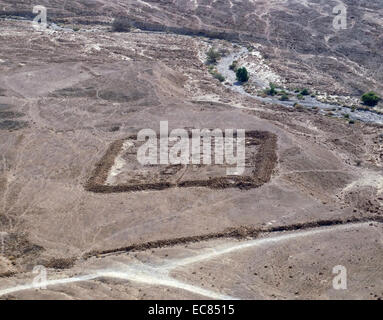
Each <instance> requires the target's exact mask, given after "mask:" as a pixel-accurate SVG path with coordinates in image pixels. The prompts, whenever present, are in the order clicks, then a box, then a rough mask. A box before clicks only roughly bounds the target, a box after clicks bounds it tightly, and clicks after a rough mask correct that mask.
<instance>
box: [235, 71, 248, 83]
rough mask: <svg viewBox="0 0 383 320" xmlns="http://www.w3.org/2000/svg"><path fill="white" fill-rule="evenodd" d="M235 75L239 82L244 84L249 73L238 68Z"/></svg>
mask: <svg viewBox="0 0 383 320" xmlns="http://www.w3.org/2000/svg"><path fill="white" fill-rule="evenodd" d="M235 74H236V76H237V80H238V81H239V82H246V81H248V80H249V73H248V72H247V69H246V68H245V67H242V68H239V69H238V70H237V72H236V73H235Z"/></svg>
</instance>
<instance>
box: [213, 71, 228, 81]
mask: <svg viewBox="0 0 383 320" xmlns="http://www.w3.org/2000/svg"><path fill="white" fill-rule="evenodd" d="M213 77H214V78H216V79H218V80H219V81H221V82H224V81H225V77H224V76H223V75H222V74H220V73H219V72H214V73H213Z"/></svg>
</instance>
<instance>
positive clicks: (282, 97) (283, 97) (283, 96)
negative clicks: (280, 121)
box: [279, 94, 289, 101]
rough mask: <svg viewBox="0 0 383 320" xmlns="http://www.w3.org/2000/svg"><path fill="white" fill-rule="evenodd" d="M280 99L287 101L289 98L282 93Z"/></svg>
mask: <svg viewBox="0 0 383 320" xmlns="http://www.w3.org/2000/svg"><path fill="white" fill-rule="evenodd" d="M279 100H281V101H288V100H289V96H288V95H287V94H283V95H282V96H281V97H280V99H279Z"/></svg>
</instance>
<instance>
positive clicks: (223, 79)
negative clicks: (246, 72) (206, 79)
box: [209, 66, 226, 82]
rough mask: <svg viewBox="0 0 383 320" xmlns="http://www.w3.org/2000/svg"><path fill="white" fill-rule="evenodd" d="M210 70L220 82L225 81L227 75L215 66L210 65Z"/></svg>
mask: <svg viewBox="0 0 383 320" xmlns="http://www.w3.org/2000/svg"><path fill="white" fill-rule="evenodd" d="M209 72H210V74H211V75H212V76H213V77H214V78H216V79H218V80H219V81H220V82H224V81H225V80H226V79H225V77H224V76H223V75H222V74H220V73H219V72H218V71H217V70H216V69H215V68H214V67H213V66H209Z"/></svg>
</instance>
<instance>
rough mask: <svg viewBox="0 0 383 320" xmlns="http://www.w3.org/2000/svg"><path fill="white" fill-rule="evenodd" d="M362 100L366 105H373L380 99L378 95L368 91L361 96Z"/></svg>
mask: <svg viewBox="0 0 383 320" xmlns="http://www.w3.org/2000/svg"><path fill="white" fill-rule="evenodd" d="M362 101H363V103H364V104H365V105H366V106H370V107H374V106H376V105H377V104H378V102H379V101H380V97H379V96H378V95H377V94H376V93H375V92H373V91H370V92H367V93H365V94H364V95H363V96H362Z"/></svg>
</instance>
